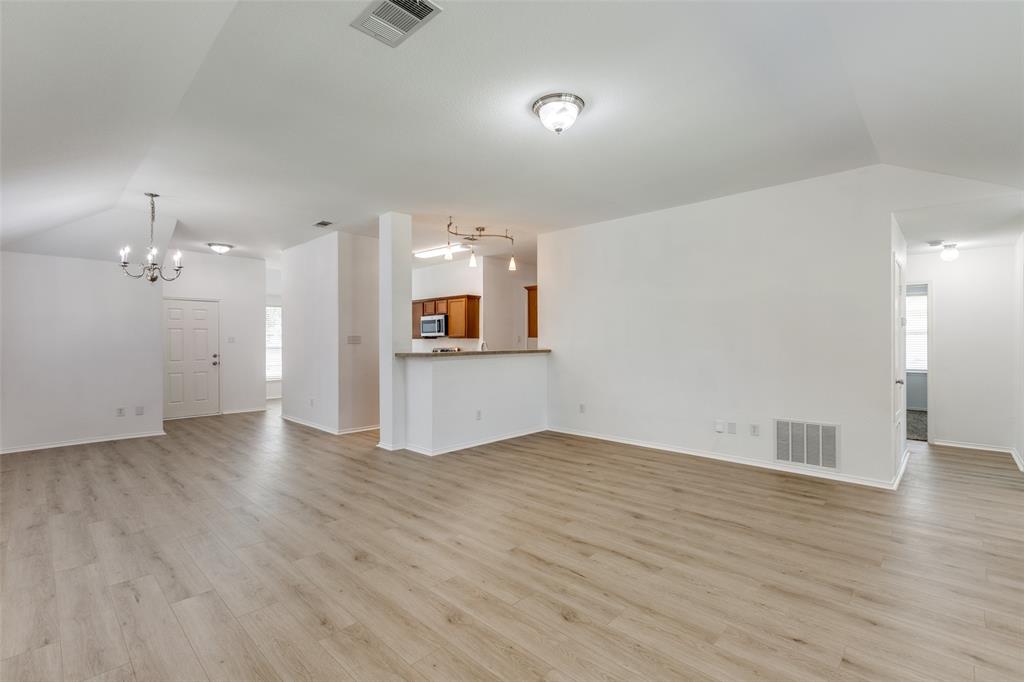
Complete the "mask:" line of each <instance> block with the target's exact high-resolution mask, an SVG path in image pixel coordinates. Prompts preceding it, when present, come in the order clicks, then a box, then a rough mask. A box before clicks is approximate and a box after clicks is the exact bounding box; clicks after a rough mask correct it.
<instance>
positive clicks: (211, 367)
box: [164, 298, 220, 419]
mask: <svg viewBox="0 0 1024 682" xmlns="http://www.w3.org/2000/svg"><path fill="white" fill-rule="evenodd" d="M219 322H220V314H219V310H218V305H217V303H216V302H215V301H193V300H186V299H180V298H168V299H164V419H177V418H179V417H198V416H200V415H204V414H217V413H219V412H220V343H219V339H220V333H219V328H218V327H219V324H218V323H219Z"/></svg>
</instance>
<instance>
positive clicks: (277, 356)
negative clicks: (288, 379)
mask: <svg viewBox="0 0 1024 682" xmlns="http://www.w3.org/2000/svg"><path fill="white" fill-rule="evenodd" d="M280 378H281V306H278V305H268V306H267V381H277V380H279V379H280Z"/></svg>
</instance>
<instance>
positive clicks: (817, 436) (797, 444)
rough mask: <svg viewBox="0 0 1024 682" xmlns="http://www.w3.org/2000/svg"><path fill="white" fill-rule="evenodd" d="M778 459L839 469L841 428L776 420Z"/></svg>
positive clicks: (776, 451)
mask: <svg viewBox="0 0 1024 682" xmlns="http://www.w3.org/2000/svg"><path fill="white" fill-rule="evenodd" d="M775 461H777V462H793V463H794V464H805V465H807V466H814V467H822V468H824V469H838V468H839V427H838V426H836V425H835V424H815V423H811V422H802V421H794V420H791V419H776V420H775Z"/></svg>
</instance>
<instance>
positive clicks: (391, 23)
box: [351, 0, 441, 47]
mask: <svg viewBox="0 0 1024 682" xmlns="http://www.w3.org/2000/svg"><path fill="white" fill-rule="evenodd" d="M440 13H441V8H440V7H438V6H437V5H435V4H434V3H432V2H430V0H376V1H375V2H374V3H373V4H371V5H370V6H369V7H367V8H366V9H364V10H363V11H362V13H361V14H360V15H359V16H358V17H356V20H355V21H353V22H352V24H351V26H352V27H353V28H355V29H356V30H359V31H362V32H363V33H365V34H366V35H368V36H373V37H374V38H376V39H377V40H379V41H380V42H382V43H384V44H385V45H390V46H391V47H398V45H399V44H401V42H402V41H403V40H405V39H406V38H408V37H409V36H410V35H412V34H413V33H415V32H416V31H417V30H419V28H420V27H421V26H423V24H425V23H427V22H428V21H430V20H431V19H433V18H434V17H435V16H437V15H438V14H440Z"/></svg>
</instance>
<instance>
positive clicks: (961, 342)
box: [908, 246, 1020, 451]
mask: <svg viewBox="0 0 1024 682" xmlns="http://www.w3.org/2000/svg"><path fill="white" fill-rule="evenodd" d="M1015 269H1016V263H1015V252H1014V248H1013V247H1011V246H997V247H991V248H981V249H963V250H961V252H960V257H959V258H958V259H957V260H955V261H953V262H951V263H947V262H945V261H943V260H942V259H941V258H940V257H939V254H937V253H927V254H912V255H911V256H910V259H909V267H908V276H909V280H910V281H914V282H928V284H929V287H928V296H929V298H930V299H931V300H930V304H931V326H930V328H929V337H930V338H929V351H930V355H929V358H928V383H929V385H928V432H929V437H930V438H931V440H932V441H933V442H936V443H942V444H948V445H958V446H963V447H975V448H982V449H986V450H1004V451H1010V450H1011V449H1014V448H1015V446H1016V442H1017V437H1018V434H1017V428H1018V424H1019V414H1015V412H1016V405H1017V401H1018V399H1019V397H1018V391H1019V386H1018V384H1019V374H1018V371H1017V366H1018V363H1019V361H1020V360H1019V355H1020V346H1019V342H1018V341H1017V338H1018V337H1017V334H1018V333H1019V332H1018V326H1019V323H1018V314H1017V313H1018V311H1017V310H1016V309H1015V305H1016V301H1015V297H1014V295H1013V293H1012V292H1013V291H1014V289H1015V275H1016V272H1015Z"/></svg>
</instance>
